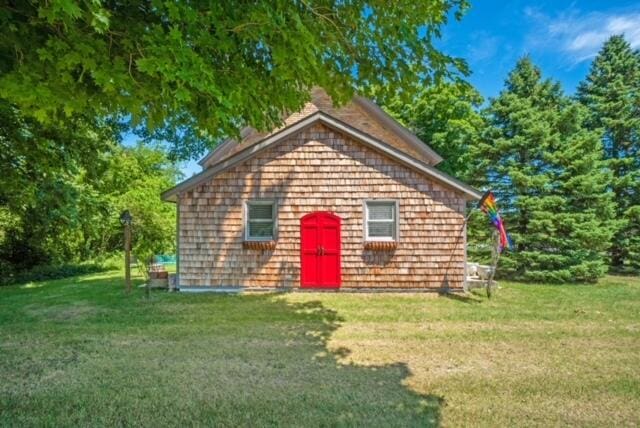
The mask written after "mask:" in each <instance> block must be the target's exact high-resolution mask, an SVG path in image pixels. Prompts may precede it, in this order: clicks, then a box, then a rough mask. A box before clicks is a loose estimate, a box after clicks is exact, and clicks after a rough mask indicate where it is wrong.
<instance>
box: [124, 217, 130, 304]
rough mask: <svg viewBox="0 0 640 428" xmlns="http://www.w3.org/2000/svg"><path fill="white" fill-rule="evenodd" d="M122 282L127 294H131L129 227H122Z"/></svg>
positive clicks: (126, 225)
mask: <svg viewBox="0 0 640 428" xmlns="http://www.w3.org/2000/svg"><path fill="white" fill-rule="evenodd" d="M124 282H125V285H126V287H127V294H129V293H131V226H130V225H128V224H125V225H124Z"/></svg>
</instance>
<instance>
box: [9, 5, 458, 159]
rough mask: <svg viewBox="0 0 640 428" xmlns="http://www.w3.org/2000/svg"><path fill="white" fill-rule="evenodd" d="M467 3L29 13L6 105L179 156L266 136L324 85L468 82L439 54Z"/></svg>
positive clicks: (342, 91) (42, 8) (12, 13)
mask: <svg viewBox="0 0 640 428" xmlns="http://www.w3.org/2000/svg"><path fill="white" fill-rule="evenodd" d="M466 7H467V0H441V1H428V2H427V1H418V2H416V1H409V0H400V1H394V2H387V1H380V0H368V1H367V0H353V1H348V2H342V1H333V0H300V1H289V0H277V1H269V2H243V1H219V2H176V1H170V0H151V1H148V0H136V1H128V2H115V1H107V0H95V1H80V0H49V1H47V2H32V1H17V2H10V3H8V4H5V5H4V6H2V8H1V9H0V29H1V30H0V31H1V32H0V35H1V36H0V97H2V98H5V99H6V100H7V101H9V102H10V103H12V104H15V105H16V106H17V107H18V108H19V109H20V110H21V111H22V112H23V114H24V115H26V116H33V117H37V118H38V119H39V120H41V121H43V122H51V121H53V122H55V121H59V120H64V119H65V118H66V117H69V116H70V115H73V114H74V113H78V112H81V113H83V114H91V115H92V116H94V117H109V116H118V115H123V114H124V115H127V116H126V117H130V118H131V119H132V122H133V124H135V125H139V126H142V129H143V130H144V131H146V132H147V134H148V135H153V133H154V130H160V134H159V135H160V136H162V137H164V138H171V139H172V141H171V142H172V143H173V144H174V146H173V152H174V154H176V155H178V156H181V157H189V156H190V155H194V154H197V153H198V152H201V151H202V149H203V147H204V145H206V144H204V143H203V142H211V141H213V140H214V139H216V138H217V137H220V136H224V135H229V134H234V133H235V132H236V131H237V129H238V128H239V126H240V125H243V124H251V125H252V126H254V127H257V128H260V129H266V128H269V127H271V126H273V125H274V124H275V123H277V122H279V121H280V120H281V117H282V113H283V112H284V111H287V110H289V111H290V110H297V109H298V108H299V107H301V106H302V104H303V102H304V101H305V100H306V99H307V98H308V96H309V95H308V91H309V89H310V88H311V87H313V86H315V85H319V86H322V87H324V88H325V89H327V90H328V92H329V93H330V94H331V95H332V96H334V98H335V99H336V100H345V99H346V96H348V95H350V94H351V91H352V88H353V87H355V86H359V87H364V88H366V87H370V86H372V85H377V86H379V87H384V88H390V89H393V90H394V91H398V90H400V91H401V92H402V89H403V88H409V87H411V85H413V84H415V83H416V82H418V81H425V80H426V81H429V80H432V79H434V78H436V77H438V76H441V75H451V74H455V70H456V69H461V70H462V71H464V70H465V68H466V66H465V64H464V62H462V61H461V60H457V59H454V58H451V57H449V56H447V55H444V54H443V53H442V52H440V51H439V50H437V49H436V48H435V47H434V44H433V41H434V39H435V38H437V37H439V36H440V28H441V26H442V25H443V24H445V23H446V21H447V17H448V16H451V14H453V15H455V16H456V17H459V16H460V15H461V14H462V13H463V11H464V10H465V9H466Z"/></svg>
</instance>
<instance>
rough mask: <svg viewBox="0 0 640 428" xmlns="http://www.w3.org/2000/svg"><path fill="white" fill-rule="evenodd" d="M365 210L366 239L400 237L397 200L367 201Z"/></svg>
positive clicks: (386, 239) (394, 238) (384, 239)
mask: <svg viewBox="0 0 640 428" xmlns="http://www.w3.org/2000/svg"><path fill="white" fill-rule="evenodd" d="M364 211H365V227H364V239H365V240H366V241H395V240H397V239H398V221H397V220H398V203H397V202H396V201H366V202H365V204H364Z"/></svg>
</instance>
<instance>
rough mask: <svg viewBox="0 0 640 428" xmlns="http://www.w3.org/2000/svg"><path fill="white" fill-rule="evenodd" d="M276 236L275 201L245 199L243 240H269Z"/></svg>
mask: <svg viewBox="0 0 640 428" xmlns="http://www.w3.org/2000/svg"><path fill="white" fill-rule="evenodd" d="M275 236H276V203H275V201H266V200H265V201H247V204H246V208H245V240H247V241H270V240H272V239H275Z"/></svg>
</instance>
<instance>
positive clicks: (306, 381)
mask: <svg viewBox="0 0 640 428" xmlns="http://www.w3.org/2000/svg"><path fill="white" fill-rule="evenodd" d="M120 287H121V284H120V283H119V281H107V282H105V281H104V280H103V279H96V280H91V279H86V280H83V281H81V282H76V283H73V284H68V285H60V284H59V283H56V285H54V286H52V287H41V288H38V289H37V290H38V291H37V294H38V297H39V298H40V299H44V300H45V301H46V300H47V297H49V298H51V299H53V302H52V304H46V303H45V304H43V306H42V308H43V309H46V310H42V311H40V312H38V311H35V310H34V303H33V301H31V300H27V299H14V300H13V302H12V305H13V309H14V312H13V314H14V316H13V317H12V318H7V319H5V321H8V325H7V331H12V330H11V329H12V326H18V324H19V323H22V324H24V318H23V319H22V321H20V319H19V318H20V317H21V315H24V314H29V315H28V319H29V322H28V324H29V325H28V326H25V328H20V329H18V330H19V336H16V335H13V336H11V337H9V336H6V337H3V336H2V335H0V338H4V339H9V340H5V341H4V344H3V353H4V357H3V361H2V363H1V364H0V376H1V377H2V378H3V379H6V381H4V382H3V385H2V386H0V397H2V398H0V409H1V410H0V425H3V424H10V425H46V424H53V425H143V426H156V425H162V426H164V425H183V424H187V425H216V426H439V425H440V409H441V407H442V405H443V398H442V397H438V396H434V395H420V394H417V393H415V392H413V391H411V390H410V389H408V388H407V387H406V386H404V385H403V382H404V381H405V380H406V379H407V378H408V377H409V376H410V371H409V369H408V367H407V366H406V365H405V364H403V363H397V364H389V365H380V366H366V367H365V366H358V365H355V364H343V363H341V362H340V360H341V359H342V358H344V357H346V356H348V355H349V352H350V351H349V350H348V349H345V348H341V349H337V350H334V351H330V350H329V348H328V346H327V341H328V340H329V339H330V337H331V335H332V333H333V332H334V331H335V330H336V329H338V328H339V327H340V325H341V324H342V323H343V322H344V320H343V319H342V318H341V317H340V315H339V314H338V313H337V312H336V311H334V310H331V309H328V308H326V307H324V306H323V304H322V303H321V302H320V301H307V302H304V303H295V302H291V301H290V299H287V296H286V295H271V294H268V295H265V294H259V295H202V294H201V295H180V294H178V295H175V294H169V293H159V294H156V295H155V296H154V297H153V298H152V300H151V302H148V304H141V300H140V296H138V294H140V295H141V294H142V291H139V292H136V294H135V295H134V296H131V297H130V298H128V299H127V298H125V297H123V296H122V294H121V293H122V290H121V288H120ZM14 291H15V292H16V293H17V294H19V295H20V296H22V297H25V296H24V295H23V292H24V290H20V289H16V290H14ZM10 294H11V293H8V294H5V295H4V296H9V297H11V295H10ZM79 297H82V299H83V300H84V301H87V302H92V304H94V305H96V306H102V307H109V308H110V310H109V311H103V312H102V313H101V314H99V315H96V316H88V317H79V316H76V317H68V316H64V314H62V315H56V311H57V310H58V308H60V310H64V311H68V306H69V305H73V303H74V302H75V301H76V299H78V298H79ZM118 302H120V303H118ZM36 309H37V308H36ZM34 314H35V315H34ZM27 327H28V328H27ZM13 331H14V332H15V331H16V330H15V329H14V330H13Z"/></svg>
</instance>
